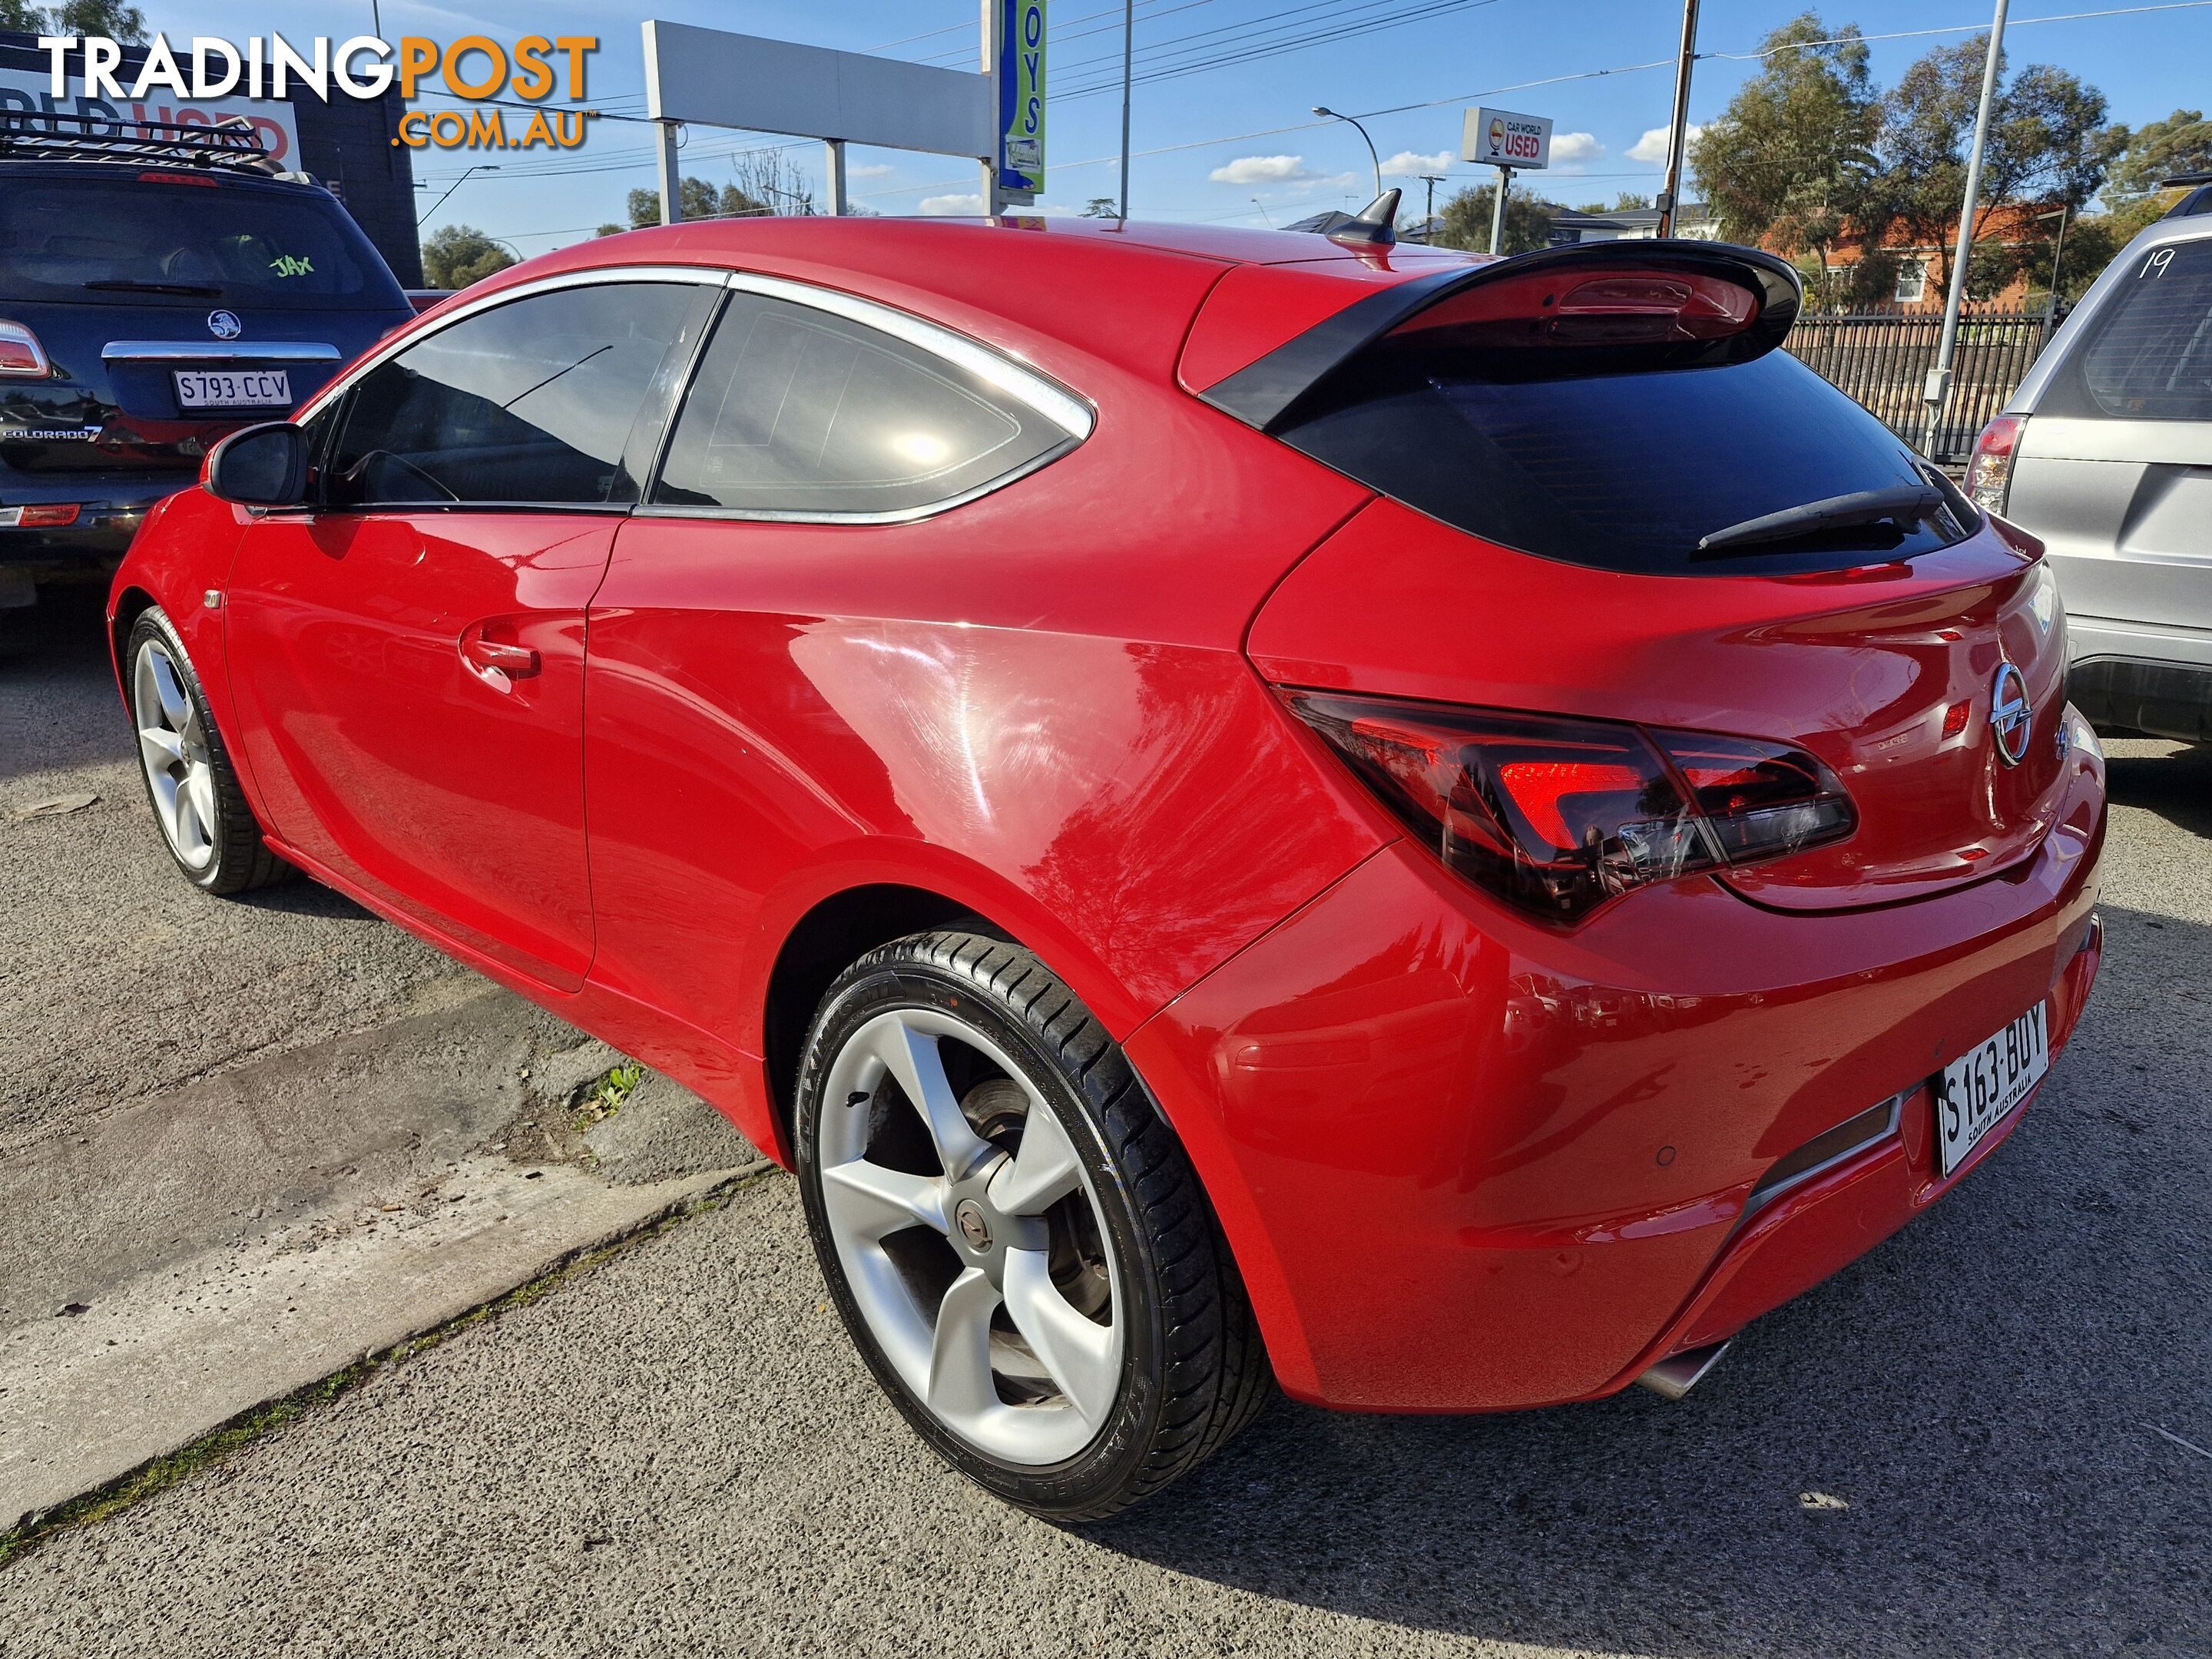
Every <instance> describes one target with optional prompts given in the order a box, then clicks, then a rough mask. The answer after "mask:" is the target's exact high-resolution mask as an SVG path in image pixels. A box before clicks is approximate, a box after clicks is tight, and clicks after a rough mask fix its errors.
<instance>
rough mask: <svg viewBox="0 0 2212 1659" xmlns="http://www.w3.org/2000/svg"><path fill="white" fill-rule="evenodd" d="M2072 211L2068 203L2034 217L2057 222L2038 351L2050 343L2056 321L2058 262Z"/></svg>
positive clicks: (2071, 205) (2064, 247)
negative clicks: (2047, 294)
mask: <svg viewBox="0 0 2212 1659" xmlns="http://www.w3.org/2000/svg"><path fill="white" fill-rule="evenodd" d="M2073 210H2074V206H2073V204H2072V203H2070V202H2069V203H2063V204H2060V207H2059V209H2058V211H2057V213H2055V214H2051V213H2039V214H2037V215H2036V217H2037V218H2039V219H2052V218H2055V219H2057V221H2058V237H2057V240H2056V241H2054V242H2052V243H2051V303H2050V304H2049V305H2048V306H2046V307H2044V312H2043V337H2042V338H2041V339H2039V340H2038V341H2037V342H2036V348H2035V349H2037V350H2038V351H2040V350H2042V349H2043V348H2044V346H2045V344H2046V343H2048V342H2049V341H2050V338H2051V329H2052V328H2053V327H2054V326H2056V325H2057V321H2058V295H2059V293H2060V291H2061V290H2060V289H2059V286H2058V262H2059V261H2060V260H2061V259H2063V258H2065V257H2066V216H2067V215H2068V214H2069V213H2071V212H2073Z"/></svg>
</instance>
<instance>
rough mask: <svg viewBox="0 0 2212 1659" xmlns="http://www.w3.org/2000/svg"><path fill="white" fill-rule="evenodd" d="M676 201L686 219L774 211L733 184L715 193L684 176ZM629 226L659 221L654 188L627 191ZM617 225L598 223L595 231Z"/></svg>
mask: <svg viewBox="0 0 2212 1659" xmlns="http://www.w3.org/2000/svg"><path fill="white" fill-rule="evenodd" d="M677 201H678V205H680V206H681V207H682V208H683V210H684V217H685V218H686V219H753V218H761V217H764V216H767V215H769V214H771V213H774V212H775V209H774V208H772V207H770V206H769V204H767V203H766V202H763V201H762V200H760V199H759V198H758V197H754V196H750V195H748V194H747V193H746V192H745V191H742V190H740V189H738V187H737V186H736V185H723V186H722V188H721V190H720V192H719V193H718V192H717V191H715V189H714V185H710V184H708V182H707V181H706V180H705V179H684V180H683V181H682V182H681V183H679V184H678V186H677ZM806 210H807V211H808V212H810V213H811V212H812V211H813V210H814V208H813V201H812V198H811V197H809V198H807V204H806ZM659 222H660V192H659V191H657V190H634V191H630V193H629V227H628V228H629V229H631V230H643V229H644V228H646V227H647V226H648V225H657V224H659ZM621 228H623V227H621V226H612V227H610V226H604V225H603V226H601V227H600V228H599V234H600V235H602V236H605V235H606V234H608V233H609V231H610V230H611V229H621Z"/></svg>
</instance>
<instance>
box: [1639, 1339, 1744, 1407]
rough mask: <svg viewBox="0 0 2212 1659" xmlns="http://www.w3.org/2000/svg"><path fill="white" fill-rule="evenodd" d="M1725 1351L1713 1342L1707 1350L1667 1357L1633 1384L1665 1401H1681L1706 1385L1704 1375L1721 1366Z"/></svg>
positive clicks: (1696, 1349)
mask: <svg viewBox="0 0 2212 1659" xmlns="http://www.w3.org/2000/svg"><path fill="white" fill-rule="evenodd" d="M1730 1340H1734V1339H1733V1338H1731V1339H1730ZM1728 1350H1729V1345H1728V1343H1727V1342H1715V1343H1713V1344H1711V1346H1707V1347H1703V1348H1691V1349H1689V1350H1687V1351H1686V1352H1682V1353H1675V1354H1668V1356H1667V1358H1664V1359H1662V1360H1661V1361H1660V1362H1659V1363H1658V1364H1656V1365H1654V1366H1653V1367H1652V1368H1651V1369H1650V1370H1648V1371H1646V1372H1644V1375H1643V1376H1639V1377H1638V1378H1637V1379H1636V1380H1637V1382H1638V1384H1639V1385H1641V1386H1642V1387H1644V1388H1647V1389H1650V1390H1651V1392H1652V1393H1654V1394H1656V1395H1660V1396H1662V1398H1664V1399H1668V1400H1680V1398H1681V1397H1682V1396H1683V1395H1686V1394H1687V1393H1689V1391H1690V1390H1691V1389H1694V1388H1696V1387H1697V1386H1698V1384H1699V1383H1702V1382H1704V1381H1705V1373H1706V1372H1707V1371H1709V1370H1712V1368H1713V1367H1714V1366H1716V1365H1717V1364H1720V1359H1721V1356H1722V1355H1723V1354H1724V1353H1726V1352H1728Z"/></svg>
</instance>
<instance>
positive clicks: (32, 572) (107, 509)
mask: <svg viewBox="0 0 2212 1659" xmlns="http://www.w3.org/2000/svg"><path fill="white" fill-rule="evenodd" d="M191 483H192V475H191V473H189V472H183V471H176V472H161V473H153V474H143V473H142V474H129V473H125V474H118V473H112V472H81V473H75V474H70V473H33V472H19V471H15V470H14V469H12V468H6V467H0V507H32V506H40V507H43V506H48V505H52V504H55V503H59V502H68V503H72V504H74V505H75V506H76V508H77V515H76V521H75V522H74V523H72V524H69V525H66V526H58V527H55V528H40V529H30V530H26V529H23V528H21V527H20V526H0V567H6V568H9V569H10V570H11V571H13V572H15V574H18V575H19V576H21V575H29V576H30V577H32V578H33V580H40V581H53V580H104V579H105V578H106V577H107V576H108V575H110V574H113V572H114V569H115V567H116V565H117V564H118V563H119V562H121V560H122V557H123V555H124V554H125V552H126V551H127V550H129V548H130V546H131V538H132V537H133V536H136V535H137V533H138V526H141V525H142V524H143V523H145V521H146V513H147V511H148V509H149V508H150V507H152V506H153V505H154V503H155V502H156V501H160V500H161V498H162V497H163V496H165V495H174V494H175V493H176V492H177V491H178V490H179V489H186V488H188V487H190V485H191Z"/></svg>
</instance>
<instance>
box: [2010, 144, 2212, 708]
mask: <svg viewBox="0 0 2212 1659" xmlns="http://www.w3.org/2000/svg"><path fill="white" fill-rule="evenodd" d="M2190 182H2191V183H2199V181H2198V180H2197V179H2191V181H2190ZM1966 490H1967V493H1968V494H1969V495H1972V496H1973V498H1974V499H1975V501H1977V502H1978V503H1979V504H1980V505H1981V506H1982V507H1984V508H1986V509H1988V510H1989V511H1990V512H1992V513H2000V514H2002V516H2003V517H2005V518H2007V519H2009V520H2011V521H2012V522H2013V523H2015V524H2017V525H2019V526H2021V527H2022V528H2023V529H2025V530H2027V532H2029V533H2031V534H2032V535H2034V536H2037V537H2039V538H2041V540H2042V541H2043V543H2044V544H2045V546H2046V547H2047V548H2048V549H2049V550H2050V556H2051V568H2052V569H2053V571H2054V572H2055V573H2056V574H2057V577H2058V591H2059V593H2060V595H2061V597H2062V598H2063V599H2064V600H2065V604H2066V611H2067V627H2068V631H2069V639H2070V640H2071V642H2072V651H2073V670H2072V678H2071V679H2070V680H2069V684H2068V696H2069V697H2070V698H2071V700H2072V701H2073V702H2074V703H2075V705H2076V706H2077V707H2078V708H2080V709H2081V712H2082V713H2083V714H2086V715H2087V716H2088V718H2089V720H2091V722H2092V723H2093V724H2094V725H2095V726H2097V727H2099V729H2100V730H2102V731H2106V732H2120V733H2128V732H2139V733H2142V734H2143V735H2146V736H2149V737H2158V738H2173V739H2176V740H2178V741H2180V742H2184V743H2206V742H2212V181H2208V182H2203V183H2201V184H2199V187H2198V188H2197V189H2196V190H2194V191H2191V193H2190V194H2189V195H2188V196H2187V197H2184V198H2183V200H2182V201H2181V202H2180V203H2179V204H2178V205H2177V206H2176V207H2175V208H2174V210H2172V212H2171V213H2169V214H2168V215H2167V216H2166V217H2165V218H2163V219H2161V220H2160V221H2159V222H2157V223H2156V224H2154V225H2153V226H2151V227H2150V228H2148V229H2147V230H2145V231H2144V232H2142V234H2140V235H2139V236H2137V237H2136V239H2135V240H2134V241H2132V242H2130V243H2129V244H2128V246H2127V247H2126V249H2125V250H2124V252H2122V253H2121V254H2120V255H2119V257H2118V258H2116V259H2114V260H2113V261H2112V264H2111V266H2110V267H2109V268H2108V269H2107V270H2106V272H2105V274H2104V275H2103V276H2100V277H2099V278H2098V279H2097V282H2096V285H2095V286H2094V287H2093V288H2092V289H2090V290H2089V291H2088V293H2087V294H2086V295H2083V296H2082V299H2081V304H2080V305H2079V306H2077V307H2075V311H2074V314H2073V315H2072V316H2070V317H2069V318H2068V319H2066V321H2065V323H2064V324H2063V325H2062V326H2061V327H2060V329H2059V331H2058V332H2057V336H2056V337H2054V338H2053V339H2052V341H2051V344H2050V346H2049V348H2048V349H2045V352H2044V354H2043V356H2041V357H2040V358H2039V359H2038V360H2037V362H2036V364H2035V367H2034V368H2033V369H2031V370H2030V371H2029V372H2028V375H2027V379H2026V380H2023V381H2021V386H2020V390H2019V391H2017V392H2015V393H2014V394H2013V396H2012V399H2011V401H2010V402H2008V404H2006V405H2005V410H2004V413H2003V414H2002V415H2000V416H1997V417H1996V419H1995V420H1993V421H1991V422H1990V424H1989V426H1988V427H1987V428H1985V429H1984V431H1983V433H1982V435H1981V438H1980V441H1979V442H1978V444H1977V446H1976V447H1975V453H1974V458H1973V461H1972V465H1971V467H1970V468H1969V470H1968V471H1967V474H1966Z"/></svg>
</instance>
